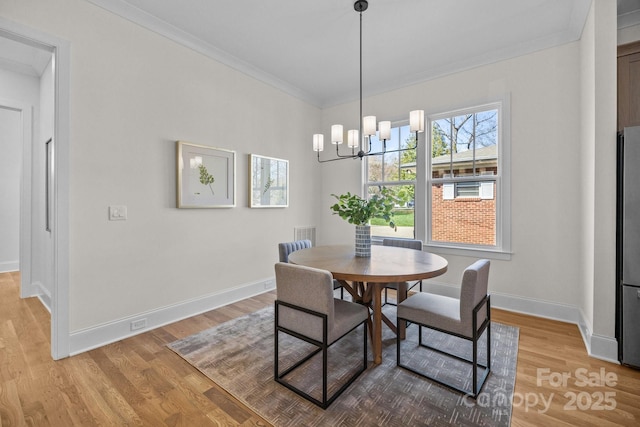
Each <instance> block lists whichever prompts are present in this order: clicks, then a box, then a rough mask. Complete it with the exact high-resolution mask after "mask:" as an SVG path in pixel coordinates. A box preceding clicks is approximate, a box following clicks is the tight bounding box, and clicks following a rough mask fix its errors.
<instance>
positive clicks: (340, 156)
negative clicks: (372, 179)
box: [336, 144, 358, 159]
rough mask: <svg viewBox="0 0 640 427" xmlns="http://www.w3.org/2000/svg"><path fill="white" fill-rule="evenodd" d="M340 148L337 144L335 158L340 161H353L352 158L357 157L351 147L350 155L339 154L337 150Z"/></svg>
mask: <svg viewBox="0 0 640 427" xmlns="http://www.w3.org/2000/svg"><path fill="white" fill-rule="evenodd" d="M339 147H340V145H339V144H336V156H338V157H339V158H341V159H353V158H354V157H358V155H357V154H356V152H355V149H354V148H353V147H351V154H340V150H339V149H338V148H339Z"/></svg>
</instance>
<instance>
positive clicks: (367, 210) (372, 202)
mask: <svg viewBox="0 0 640 427" xmlns="http://www.w3.org/2000/svg"><path fill="white" fill-rule="evenodd" d="M403 194H404V193H403V192H402V191H400V192H398V193H396V192H394V191H393V190H391V189H389V188H387V187H382V188H380V191H379V192H378V193H376V194H374V195H372V196H371V197H370V198H369V199H368V200H367V199H363V198H362V197H360V196H358V195H356V194H351V193H349V192H347V193H345V194H341V195H339V196H337V195H335V194H332V196H333V197H335V198H336V199H337V200H338V202H337V203H336V204H334V205H333V206H331V210H332V211H333V214H334V215H339V216H340V218H342V219H344V220H347V221H348V222H349V224H354V225H355V226H356V256H361V257H369V256H371V226H370V224H369V222H370V221H371V220H372V219H374V218H378V219H382V220H384V221H385V222H387V223H388V224H389V226H390V227H391V228H393V229H394V230H397V229H398V227H397V226H396V224H395V223H394V222H393V219H392V218H393V215H394V213H393V209H394V208H395V207H396V206H397V205H400V204H403V203H404V202H405V198H404V196H403Z"/></svg>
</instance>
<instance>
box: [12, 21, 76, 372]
mask: <svg viewBox="0 0 640 427" xmlns="http://www.w3.org/2000/svg"><path fill="white" fill-rule="evenodd" d="M0 37H5V38H9V39H11V40H14V41H17V42H20V43H24V44H27V45H29V46H32V47H36V48H39V49H44V50H48V51H50V52H52V54H53V74H54V99H55V101H54V132H53V139H54V141H55V143H56V155H55V157H54V168H55V180H54V189H53V200H52V208H53V224H52V227H53V232H52V239H53V245H52V247H53V249H52V252H53V253H51V254H48V256H50V257H51V259H52V262H53V269H52V270H53V271H52V272H51V273H50V274H51V276H52V277H47V278H46V280H48V281H50V283H51V285H52V286H51V357H53V359H55V360H57V359H61V358H64V357H67V356H69V146H70V126H69V121H70V109H69V105H70V75H71V60H70V59H71V58H70V50H71V49H70V44H69V42H67V41H65V40H63V39H60V38H58V37H55V36H52V35H50V34H46V33H44V32H41V31H39V30H35V29H33V28H30V27H27V26H24V25H22V24H18V23H16V22H13V21H9V20H7V19H4V18H1V17H0ZM28 161H29V162H30V161H31V156H29V159H28ZM25 178H28V179H29V181H30V180H31V177H30V176H28V177H25V176H24V175H23V180H24V179H25ZM21 197H23V195H21ZM29 203H30V201H29ZM29 211H30V209H29ZM20 215H21V223H22V212H21V214H20ZM28 219H29V221H30V220H31V218H30V217H29V218H28ZM21 233H22V230H21ZM21 242H22V235H21ZM22 255H23V253H22V249H21V253H20V256H21V260H20V262H22V261H23V260H22ZM28 257H30V254H28ZM48 274H49V273H48ZM21 293H22V291H21Z"/></svg>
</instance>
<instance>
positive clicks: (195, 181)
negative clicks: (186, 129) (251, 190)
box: [176, 141, 236, 209]
mask: <svg viewBox="0 0 640 427" xmlns="http://www.w3.org/2000/svg"><path fill="white" fill-rule="evenodd" d="M176 159H177V168H176V171H177V179H176V181H177V187H178V188H177V203H176V204H177V207H178V208H179V209H184V208H232V207H235V205H236V153H235V151H231V150H225V149H221V148H214V147H210V146H206V145H198V144H193V143H190V142H186V141H177V142H176Z"/></svg>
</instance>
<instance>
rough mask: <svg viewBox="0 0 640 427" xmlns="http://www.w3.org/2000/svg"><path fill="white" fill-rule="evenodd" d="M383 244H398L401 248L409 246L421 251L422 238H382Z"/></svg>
mask: <svg viewBox="0 0 640 427" xmlns="http://www.w3.org/2000/svg"><path fill="white" fill-rule="evenodd" d="M382 246H396V247H399V248H409V249H416V250H418V251H421V250H422V240H413V239H394V238H386V239H382Z"/></svg>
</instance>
